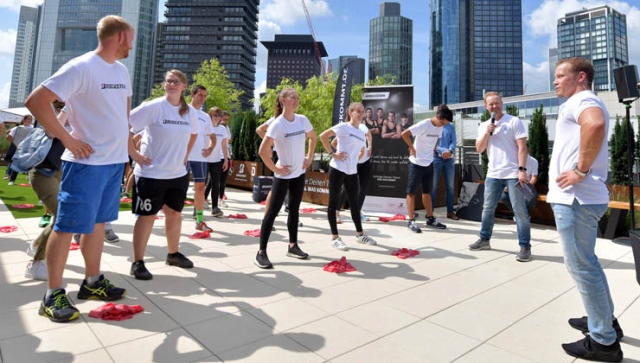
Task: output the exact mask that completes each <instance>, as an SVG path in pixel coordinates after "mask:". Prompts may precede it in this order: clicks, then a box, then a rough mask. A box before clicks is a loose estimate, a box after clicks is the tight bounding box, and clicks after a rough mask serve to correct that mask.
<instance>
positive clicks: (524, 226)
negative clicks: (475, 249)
mask: <svg viewBox="0 0 640 363" xmlns="http://www.w3.org/2000/svg"><path fill="white" fill-rule="evenodd" d="M516 183H518V179H515V178H514V179H494V178H487V179H486V180H485V181H484V205H483V206H482V227H481V228H480V238H482V239H484V240H487V241H488V240H490V239H491V233H492V232H493V223H494V221H495V218H496V216H495V214H496V207H497V206H498V202H499V201H500V197H502V191H503V190H504V188H505V187H506V188H507V190H508V191H509V198H510V200H511V205H512V206H513V214H515V215H516V226H517V227H518V243H519V244H520V246H522V247H531V243H530V240H531V223H530V221H529V214H528V213H527V205H526V202H525V200H524V197H523V196H522V193H521V192H520V191H519V190H518V189H516Z"/></svg>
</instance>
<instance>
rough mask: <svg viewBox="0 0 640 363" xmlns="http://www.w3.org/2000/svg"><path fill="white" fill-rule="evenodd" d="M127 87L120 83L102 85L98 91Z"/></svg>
mask: <svg viewBox="0 0 640 363" xmlns="http://www.w3.org/2000/svg"><path fill="white" fill-rule="evenodd" d="M126 88H127V85H126V84H122V83H102V84H101V85H100V89H126Z"/></svg>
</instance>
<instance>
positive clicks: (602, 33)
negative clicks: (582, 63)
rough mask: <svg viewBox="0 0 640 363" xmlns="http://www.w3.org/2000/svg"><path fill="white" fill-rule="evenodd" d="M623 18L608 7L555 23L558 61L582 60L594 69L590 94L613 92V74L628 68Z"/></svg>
mask: <svg viewBox="0 0 640 363" xmlns="http://www.w3.org/2000/svg"><path fill="white" fill-rule="evenodd" d="M627 42H628V40H627V17H626V15H624V14H621V13H619V12H617V11H616V10H614V9H612V8H610V7H609V6H599V7H596V8H592V9H583V10H579V11H575V12H571V13H567V14H565V16H564V18H561V19H559V20H558V52H559V53H560V54H559V59H564V58H570V57H583V58H586V59H588V60H590V61H591V62H593V66H594V67H595V69H596V74H595V78H594V81H593V83H594V85H593V88H592V89H593V90H594V91H612V90H615V89H616V82H615V79H614V78H613V70H614V69H615V68H618V67H622V66H624V65H627V64H629V53H628V50H629V48H628V43H627Z"/></svg>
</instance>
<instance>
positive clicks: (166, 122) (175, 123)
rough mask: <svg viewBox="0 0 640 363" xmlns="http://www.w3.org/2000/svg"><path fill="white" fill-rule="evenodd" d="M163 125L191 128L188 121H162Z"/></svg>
mask: <svg viewBox="0 0 640 363" xmlns="http://www.w3.org/2000/svg"><path fill="white" fill-rule="evenodd" d="M162 123H163V124H165V125H167V124H169V125H180V126H191V124H190V123H189V122H188V121H179V120H162Z"/></svg>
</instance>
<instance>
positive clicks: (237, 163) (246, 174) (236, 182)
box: [227, 160, 273, 190]
mask: <svg viewBox="0 0 640 363" xmlns="http://www.w3.org/2000/svg"><path fill="white" fill-rule="evenodd" d="M272 174H273V173H271V170H269V169H267V168H265V167H264V164H263V163H262V162H261V161H242V160H234V161H233V168H231V170H229V177H228V178H227V184H228V185H231V186H234V187H237V188H241V189H247V190H252V189H253V177H254V176H258V175H267V176H269V175H272Z"/></svg>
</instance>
